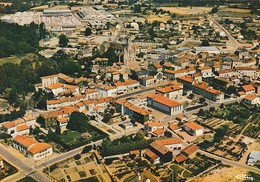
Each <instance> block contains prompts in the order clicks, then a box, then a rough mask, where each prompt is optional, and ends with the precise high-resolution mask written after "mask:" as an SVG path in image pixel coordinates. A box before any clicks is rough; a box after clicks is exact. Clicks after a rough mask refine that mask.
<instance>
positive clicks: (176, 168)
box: [170, 164, 183, 174]
mask: <svg viewBox="0 0 260 182" xmlns="http://www.w3.org/2000/svg"><path fill="white" fill-rule="evenodd" d="M170 168H171V169H172V170H173V171H174V173H175V174H181V172H182V171H183V169H182V168H180V167H179V166H178V165H176V164H173V165H171V166H170Z"/></svg>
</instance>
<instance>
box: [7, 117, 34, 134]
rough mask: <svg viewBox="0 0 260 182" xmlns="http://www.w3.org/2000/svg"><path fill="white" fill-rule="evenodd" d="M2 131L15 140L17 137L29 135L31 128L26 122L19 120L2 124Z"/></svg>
mask: <svg viewBox="0 0 260 182" xmlns="http://www.w3.org/2000/svg"><path fill="white" fill-rule="evenodd" d="M2 130H3V131H4V132H5V133H7V134H9V135H11V136H12V137H13V138H14V137H15V136H17V135H23V134H29V133H30V128H29V126H28V125H27V124H26V121H25V120H24V119H22V118H19V119H17V120H14V121H10V122H6V123H3V124H2Z"/></svg>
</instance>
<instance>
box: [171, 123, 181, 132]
mask: <svg viewBox="0 0 260 182" xmlns="http://www.w3.org/2000/svg"><path fill="white" fill-rule="evenodd" d="M168 128H169V129H170V130H172V131H180V130H181V128H180V127H179V126H178V125H177V124H174V123H171V124H169V126H168Z"/></svg>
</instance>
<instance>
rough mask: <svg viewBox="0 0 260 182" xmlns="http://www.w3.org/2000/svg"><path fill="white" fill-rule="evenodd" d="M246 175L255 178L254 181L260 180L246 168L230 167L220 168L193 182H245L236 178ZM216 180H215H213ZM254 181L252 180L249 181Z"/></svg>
mask: <svg viewBox="0 0 260 182" xmlns="http://www.w3.org/2000/svg"><path fill="white" fill-rule="evenodd" d="M241 174H245V175H247V176H248V177H253V178H254V179H253V181H258V180H259V178H258V177H259V175H257V174H251V173H248V171H247V170H246V169H244V168H239V167H230V166H220V167H218V168H216V169H214V170H213V171H210V172H209V173H206V174H204V175H202V176H201V177H199V178H196V179H194V180H191V181H192V182H212V181H230V182H236V181H243V180H239V179H237V178H236V176H238V175H241ZM212 179H214V180H212ZM247 181H252V180H247Z"/></svg>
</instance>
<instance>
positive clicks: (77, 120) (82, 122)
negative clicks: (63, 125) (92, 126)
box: [67, 112, 89, 133]
mask: <svg viewBox="0 0 260 182" xmlns="http://www.w3.org/2000/svg"><path fill="white" fill-rule="evenodd" d="M88 121H89V118H88V117H87V116H86V115H85V114H83V113H80V112H73V113H72V114H71V115H70V118H69V122H68V125H67V128H68V129H70V130H72V131H78V132H81V133H83V132H86V131H87V129H88V127H89V125H88Z"/></svg>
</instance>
